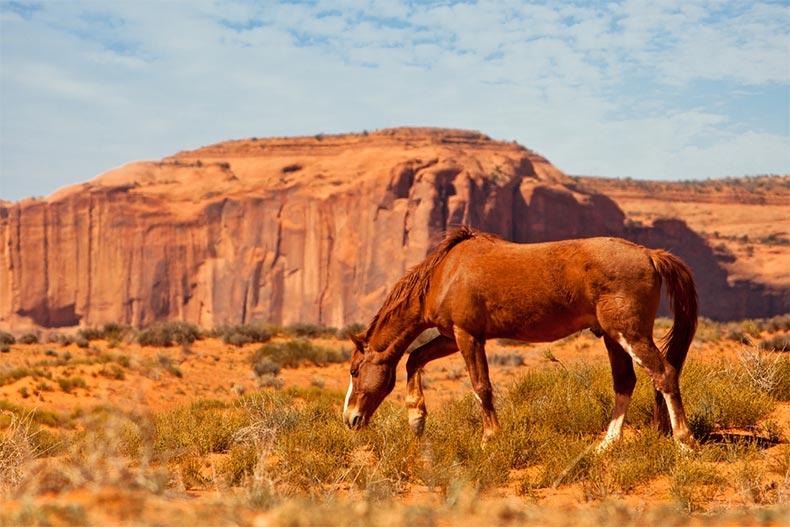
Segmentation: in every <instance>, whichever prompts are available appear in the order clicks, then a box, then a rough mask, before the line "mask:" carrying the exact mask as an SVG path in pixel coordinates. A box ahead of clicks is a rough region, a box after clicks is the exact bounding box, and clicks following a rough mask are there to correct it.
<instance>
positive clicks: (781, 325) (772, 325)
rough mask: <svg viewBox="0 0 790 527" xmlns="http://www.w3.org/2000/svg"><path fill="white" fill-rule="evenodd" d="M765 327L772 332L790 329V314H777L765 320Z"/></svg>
mask: <svg viewBox="0 0 790 527" xmlns="http://www.w3.org/2000/svg"><path fill="white" fill-rule="evenodd" d="M765 329H766V330H768V331H770V332H771V333H776V332H777V331H790V314H787V315H777V316H775V317H772V318H769V319H768V320H766V321H765Z"/></svg>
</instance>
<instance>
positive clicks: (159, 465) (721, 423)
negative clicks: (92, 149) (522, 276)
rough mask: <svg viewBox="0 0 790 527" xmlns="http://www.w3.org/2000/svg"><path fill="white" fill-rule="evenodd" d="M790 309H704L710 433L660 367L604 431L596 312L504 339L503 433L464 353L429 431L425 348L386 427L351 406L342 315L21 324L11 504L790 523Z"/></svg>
mask: <svg viewBox="0 0 790 527" xmlns="http://www.w3.org/2000/svg"><path fill="white" fill-rule="evenodd" d="M788 325H790V319H788V317H780V318H778V319H772V320H770V321H744V322H742V323H729V324H720V323H712V322H708V321H703V323H702V325H701V326H700V329H699V331H698V334H697V338H696V340H695V342H694V343H693V344H692V348H691V350H690V353H689V358H688V361H687V363H686V367H685V369H684V375H683V390H684V397H685V398H686V406H687V410H688V413H689V416H690V420H691V422H692V425H693V428H694V429H695V433H696V435H697V436H698V437H699V440H700V441H699V445H698V446H697V447H696V448H695V449H693V451H688V450H686V449H683V448H680V447H678V446H677V445H675V444H674V443H673V442H672V440H671V439H669V438H665V437H662V436H659V435H658V434H657V433H655V432H653V429H652V426H651V423H650V418H649V414H650V411H651V403H650V401H651V397H652V391H651V390H650V388H649V386H648V381H647V379H646V378H645V377H644V376H643V375H641V374H640V377H639V384H638V387H637V392H636V393H635V398H634V402H633V403H632V407H631V410H630V412H629V417H628V419H627V421H626V433H625V436H626V437H625V438H624V440H623V441H622V442H621V444H618V445H615V446H614V447H613V448H612V449H610V451H607V452H604V453H596V452H595V450H594V446H595V445H596V444H597V443H598V442H599V441H600V440H601V439H602V438H603V435H604V432H605V425H606V422H607V420H608V413H609V412H610V411H611V407H612V406H611V405H612V400H613V393H611V388H610V386H611V376H610V374H609V370H608V361H607V358H606V350H605V347H604V346H603V343H602V342H601V341H600V340H599V339H596V338H595V337H594V336H593V335H592V334H590V333H589V332H582V333H580V334H577V335H573V336H571V337H569V338H566V339H564V340H562V341H559V342H555V343H550V344H534V345H531V344H523V343H514V342H507V341H490V342H489V344H488V355H489V361H490V363H491V378H492V381H493V383H494V385H495V390H496V393H497V407H498V409H499V411H500V419H501V420H502V422H503V437H502V438H501V439H498V440H495V441H494V442H493V443H490V444H488V445H487V446H486V447H485V448H482V447H481V445H480V432H481V427H480V418H479V413H478V411H477V408H476V406H475V405H476V403H475V402H474V399H473V398H472V397H471V389H470V384H469V381H468V377H467V374H466V369H465V367H464V364H463V361H462V359H461V357H460V356H458V355H455V356H452V357H448V358H446V359H442V360H439V361H436V362H434V363H431V364H429V365H428V366H427V367H426V369H425V375H424V390H425V395H426V401H427V405H428V411H429V417H428V427H427V428H426V433H425V435H424V436H423V437H422V438H419V439H418V438H414V437H412V436H411V433H410V431H409V429H408V425H407V424H406V415H405V410H404V408H403V402H404V396H405V359H404V360H403V361H402V362H401V365H400V367H399V371H398V380H397V384H396V388H395V390H394V392H393V393H392V394H391V395H390V396H389V397H388V399H387V401H386V402H385V404H384V405H382V407H381V408H380V409H379V411H378V412H377V414H376V416H374V418H373V420H372V422H371V424H370V426H369V429H368V430H365V431H364V432H352V431H349V430H347V429H345V428H344V427H343V425H342V421H341V410H342V406H343V398H344V395H345V391H346V388H347V383H348V363H347V361H346V360H345V357H347V355H348V352H349V351H350V349H351V346H352V344H351V342H350V341H349V340H346V339H344V338H341V337H336V336H334V335H332V334H330V333H329V332H327V331H324V332H323V334H321V332H320V331H319V332H317V333H316V332H315V331H314V332H312V333H310V334H309V335H308V334H307V333H305V332H304V331H302V333H301V334H297V333H299V331H296V332H294V331H287V330H280V331H274V334H273V335H271V338H269V336H268V335H267V336H266V338H265V339H261V340H266V342H265V343H263V342H249V343H244V342H243V341H236V342H235V344H234V343H229V341H230V342H232V339H228V338H222V337H221V336H219V335H215V336H208V335H205V334H203V335H200V338H197V340H194V342H183V343H182V344H175V343H174V344H173V345H169V346H165V345H146V346H142V345H140V344H139V343H138V342H136V341H135V335H134V334H135V332H134V331H133V330H129V329H128V328H127V329H125V330H124V331H125V332H126V333H124V331H122V332H120V333H119V332H117V331H115V332H113V333H112V336H111V337H108V336H107V332H105V334H104V335H101V334H99V333H100V332H95V333H96V334H93V335H87V336H89V337H90V340H88V339H87V338H84V336H80V335H76V336H73V337H69V336H65V337H64V335H52V336H51V338H50V339H45V338H41V339H40V340H42V342H41V343H29V344H21V343H19V342H15V343H14V344H10V345H4V347H3V348H2V350H3V353H2V354H1V355H0V405H2V406H1V408H2V413H1V414H0V431H2V434H3V436H2V441H3V443H2V448H0V464H2V468H0V471H2V473H1V474H0V493H1V494H0V496H2V502H3V507H2V512H0V525H108V524H113V525H187V524H196V525H255V526H258V525H261V526H262V525H488V524H501V525H507V524H513V525H520V524H536V525H567V524H577V525H602V524H610V525H745V524H759V525H788V524H790V444H789V443H788V440H790V393H788V392H790V365H789V364H790V357H789V356H788V352H787V351H781V349H782V348H783V347H784V346H785V345H786V344H787V342H788V340H790V337H788V329H790V328H788V327H787V326H788ZM667 327H668V322H667V321H659V322H658V323H657V329H656V332H657V334H660V333H663V332H665V331H666V329H667ZM81 337H82V338H81ZM19 340H24V339H19ZM30 340H32V339H30ZM46 340H52V341H53V342H46ZM292 342H298V343H300V344H299V346H301V347H300V348H299V349H300V350H302V351H301V352H300V353H302V355H300V356H299V357H300V358H296V359H294V360H289V359H288V357H287V356H286V355H283V353H285V352H282V350H283V349H286V348H287V345H288V343H292ZM238 344H240V345H238ZM267 346H269V347H268V348H267ZM277 346H280V347H279V348H277ZM275 348H276V349H278V350H280V351H279V352H277V353H274V352H271V353H270V351H271V350H274V349H275ZM288 349H291V348H288ZM293 349H296V348H293ZM262 350H263V351H262ZM319 351H320V353H319ZM278 353H279V354H278ZM305 353H306V354H305ZM267 354H268V355H267ZM262 357H267V359H266V360H263V359H262ZM268 358H271V359H272V360H269V359H268ZM277 361H280V364H277V366H276V367H271V368H268V369H267V368H266V367H265V366H266V365H268V366H271V365H272V364H273V363H274V362H277ZM223 434H224V435H223ZM251 438H252V439H251Z"/></svg>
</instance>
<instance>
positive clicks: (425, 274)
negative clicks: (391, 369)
mask: <svg viewBox="0 0 790 527" xmlns="http://www.w3.org/2000/svg"><path fill="white" fill-rule="evenodd" d="M479 236H489V235H487V234H484V233H480V232H478V231H475V230H474V229H472V228H471V227H468V226H466V225H462V226H461V227H460V228H458V229H456V230H454V231H450V232H448V233H447V237H446V238H445V239H444V240H443V241H442V243H441V244H439V247H437V248H436V250H435V251H434V252H432V253H431V254H429V255H428V256H427V257H426V258H425V259H424V260H423V261H422V262H420V263H418V264H417V265H415V266H414V267H412V268H411V269H410V270H409V272H408V273H406V276H404V277H403V278H401V279H400V280H399V281H398V283H396V284H395V286H394V287H393V288H392V291H390V293H389V295H387V299H386V300H385V301H384V304H383V305H382V306H381V308H380V309H379V311H378V313H376V315H375V316H374V317H373V319H372V320H371V321H370V324H369V325H368V328H367V330H366V331H365V340H370V337H371V335H372V334H373V331H374V330H375V329H376V326H377V325H378V324H383V323H386V322H387V320H389V318H390V317H392V315H394V314H395V313H396V312H397V311H398V310H399V309H400V308H401V307H403V305H404V304H405V303H406V302H407V301H408V299H409V298H410V297H411V295H412V293H414V292H415V291H416V293H417V296H418V299H419V302H420V304H422V303H423V302H424V301H425V296H426V295H427V294H428V288H429V286H430V281H431V276H432V275H433V272H434V270H435V269H436V267H437V266H438V265H439V263H440V262H441V261H442V260H443V259H444V257H445V256H447V253H449V252H450V250H451V249H452V248H453V247H455V246H456V245H458V244H459V243H461V242H462V241H464V240H468V239H470V238H474V237H479Z"/></svg>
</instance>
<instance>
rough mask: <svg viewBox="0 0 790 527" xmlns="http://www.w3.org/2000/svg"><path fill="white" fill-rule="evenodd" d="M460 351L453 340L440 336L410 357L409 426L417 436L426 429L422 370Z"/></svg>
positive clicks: (408, 380)
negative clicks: (431, 363) (427, 365)
mask: <svg viewBox="0 0 790 527" xmlns="http://www.w3.org/2000/svg"><path fill="white" fill-rule="evenodd" d="M456 351H458V345H457V344H456V343H455V341H454V340H453V339H451V338H447V337H443V336H438V337H436V338H435V339H433V340H431V341H430V342H428V343H427V344H423V345H422V346H420V347H419V348H417V349H416V350H414V351H412V352H411V354H410V355H409V360H408V361H406V378H407V381H406V382H407V393H406V408H407V409H408V412H409V426H410V427H411V431H412V432H414V434H415V435H418V436H419V435H422V432H423V430H424V429H425V418H426V417H427V415H428V410H427V409H426V408H425V397H424V396H423V393H422V382H421V375H422V368H423V366H425V365H426V364H428V363H429V362H431V361H432V360H436V359H440V358H442V357H446V356H447V355H452V354H453V353H455V352H456Z"/></svg>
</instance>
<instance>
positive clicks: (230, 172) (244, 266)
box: [0, 128, 726, 329]
mask: <svg viewBox="0 0 790 527" xmlns="http://www.w3.org/2000/svg"><path fill="white" fill-rule="evenodd" d="M574 188H575V187H574V184H573V181H572V180H570V179H569V178H567V177H566V176H565V175H564V174H562V173H561V172H560V171H558V170H557V169H556V168H554V167H553V166H552V165H551V164H549V163H548V162H547V161H546V160H545V159H544V158H542V157H540V156H539V155H537V154H535V153H533V152H531V151H529V150H527V149H525V148H523V147H521V146H519V145H516V144H513V143H505V142H500V141H494V140H491V139H489V138H488V137H486V136H484V135H482V134H479V133H476V132H466V131H458V130H443V129H413V128H403V129H390V130H384V131H380V132H376V133H370V134H367V133H366V134H358V135H339V136H321V135H318V136H314V137H307V138H286V139H265V140H256V139H249V140H243V141H231V142H225V143H220V144H217V145H213V146H209V147H206V148H201V149H198V150H194V151H189V152H181V153H179V154H176V155H174V156H172V157H169V158H166V159H163V160H161V161H157V162H138V163H132V164H129V165H126V166H124V167H121V168H119V169H116V170H113V171H110V172H108V173H106V174H104V175H102V176H100V177H98V178H96V179H95V180H93V181H91V182H89V183H85V184H83V185H78V186H74V187H69V188H67V189H64V190H61V191H59V192H57V193H55V194H53V195H52V196H50V197H49V198H47V199H46V200H24V201H21V202H19V203H0V240H2V243H3V250H2V252H1V253H0V327H2V328H7V329H15V328H21V327H24V326H26V325H37V326H43V327H50V328H51V327H64V326H74V325H78V324H80V325H88V326H90V325H99V324H102V323H105V322H109V321H119V322H126V323H130V324H133V325H135V326H145V325H148V324H150V323H152V322H155V321H161V320H170V319H179V320H186V321H189V322H193V323H195V324H198V325H200V326H204V327H215V326H219V325H223V324H239V323H247V322H252V321H270V322H274V323H278V324H291V323H295V322H311V323H320V324H325V325H329V326H337V327H341V326H343V325H346V324H348V323H352V322H366V321H367V320H368V318H369V317H370V316H372V315H373V313H374V312H375V311H376V309H377V308H378V307H379V306H380V304H381V302H382V301H383V300H384V297H385V295H386V293H387V291H388V288H389V287H391V286H392V284H394V283H395V282H396V281H397V280H398V279H399V278H400V277H401V276H402V275H403V274H404V273H405V272H406V271H407V270H408V268H409V267H411V266H412V265H414V264H416V263H418V262H419V261H420V260H421V259H422V258H424V257H425V255H426V254H427V253H428V252H430V250H431V249H432V248H433V247H434V246H435V245H436V244H437V243H438V242H439V241H440V240H441V239H442V237H443V234H444V232H445V230H446V229H448V228H452V227H453V226H455V225H459V224H461V223H466V224H469V225H472V226H474V227H477V228H479V229H482V230H486V231H490V232H493V233H496V234H498V235H499V236H501V237H503V238H507V239H511V240H515V241H519V242H533V241H546V240H556V239H561V238H568V237H583V236H594V235H616V236H623V235H626V234H627V232H626V229H625V227H624V221H623V220H624V215H623V213H622V211H621V210H620V209H619V208H618V207H617V205H616V204H615V203H614V202H613V201H612V200H610V199H609V198H607V197H606V196H604V195H601V194H595V193H589V192H584V191H578V190H574ZM640 236H643V237H644V236H645V235H644V233H642V234H640ZM725 285H726V284H725ZM704 293H705V294H707V291H706V292H704ZM701 297H702V298H703V302H702V305H703V311H704V310H705V306H706V305H710V306H713V305H714V304H713V303H709V302H706V301H705V296H703V292H702V291H701ZM725 318H726V317H725Z"/></svg>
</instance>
